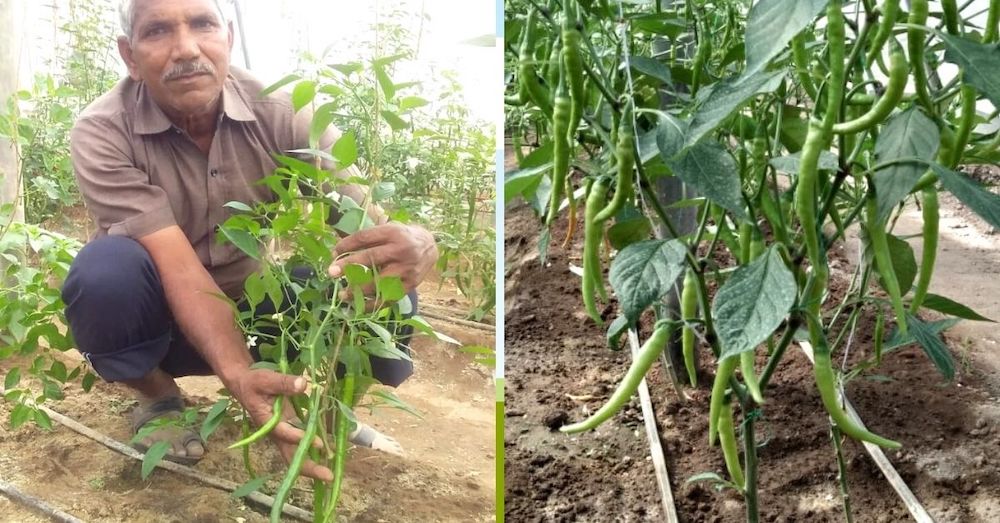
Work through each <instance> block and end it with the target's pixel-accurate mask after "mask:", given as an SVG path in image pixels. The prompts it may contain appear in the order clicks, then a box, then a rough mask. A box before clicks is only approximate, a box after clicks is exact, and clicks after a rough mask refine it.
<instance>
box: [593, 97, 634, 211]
mask: <svg viewBox="0 0 1000 523" xmlns="http://www.w3.org/2000/svg"><path fill="white" fill-rule="evenodd" d="M633 136H634V126H633V124H632V102H631V100H630V101H629V102H627V103H626V104H625V109H624V110H623V111H622V118H621V124H619V126H618V145H617V147H616V148H615V157H616V159H617V160H618V169H617V177H616V178H615V195H614V196H613V197H612V198H611V201H610V202H608V205H607V206H606V207H604V209H602V210H601V212H599V213H598V214H597V216H595V218H596V219H597V221H599V222H601V223H603V222H606V221H608V219H609V218H611V217H612V216H614V215H615V214H617V213H618V211H620V210H621V209H622V207H624V206H625V202H627V201H628V200H629V199H630V198H632V181H633V180H632V171H633V168H634V167H635V153H634V152H633V150H632V142H633V141H634V138H633Z"/></svg>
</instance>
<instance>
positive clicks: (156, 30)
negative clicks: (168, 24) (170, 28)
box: [146, 27, 167, 36]
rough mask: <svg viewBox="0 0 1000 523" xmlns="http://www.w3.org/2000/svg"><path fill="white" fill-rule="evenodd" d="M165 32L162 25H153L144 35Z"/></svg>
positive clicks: (157, 34) (156, 34)
mask: <svg viewBox="0 0 1000 523" xmlns="http://www.w3.org/2000/svg"><path fill="white" fill-rule="evenodd" d="M166 32H167V30H166V29H164V28H163V27H154V28H152V29H150V30H148V31H146V36H159V35H162V34H164V33H166Z"/></svg>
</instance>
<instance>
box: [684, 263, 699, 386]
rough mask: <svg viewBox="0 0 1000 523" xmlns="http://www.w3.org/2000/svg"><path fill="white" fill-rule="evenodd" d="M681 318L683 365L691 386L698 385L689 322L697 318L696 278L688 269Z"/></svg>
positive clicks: (692, 336) (695, 359) (693, 343)
mask: <svg viewBox="0 0 1000 523" xmlns="http://www.w3.org/2000/svg"><path fill="white" fill-rule="evenodd" d="M680 306H681V307H680V308H681V310H680V312H681V319H682V320H684V326H683V327H682V330H681V354H683V355H684V367H685V368H686V369H687V374H688V381H690V382H691V386H692V387H697V386H698V365H697V357H696V354H695V351H696V350H697V348H698V345H697V344H696V343H695V341H696V340H695V336H694V327H692V326H691V325H690V322H692V321H694V320H696V319H697V318H698V278H697V277H696V276H695V274H694V271H693V270H691V269H688V270H687V272H685V273H684V287H683V288H682V290H681V303H680Z"/></svg>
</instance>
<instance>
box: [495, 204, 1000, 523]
mask: <svg viewBox="0 0 1000 523" xmlns="http://www.w3.org/2000/svg"><path fill="white" fill-rule="evenodd" d="M505 228H506V234H505V245H506V254H505V258H506V282H505V289H506V307H507V310H506V313H505V325H506V327H505V333H506V339H505V350H506V361H507V368H506V379H507V396H506V407H507V413H506V414H507V419H506V425H505V427H506V430H505V449H506V456H507V459H506V467H505V468H506V489H507V490H506V516H507V519H508V521H511V522H522V521H662V520H663V516H662V512H661V510H660V501H659V493H658V489H657V487H656V481H655V478H654V475H653V467H652V465H651V461H650V458H649V446H648V442H647V441H646V437H645V433H644V432H643V430H642V426H641V425H642V421H641V412H640V409H639V406H638V401H637V400H636V399H633V402H632V404H630V405H629V406H628V407H626V408H625V409H624V410H623V411H622V412H621V413H619V414H618V415H616V416H615V418H614V419H613V420H612V421H610V422H608V423H606V424H605V425H603V426H602V427H600V428H599V429H598V430H595V431H593V432H591V433H586V434H581V435H578V436H574V437H570V436H567V435H564V434H561V433H559V432H558V431H557V430H556V429H558V427H559V426H561V425H562V424H564V423H565V422H567V421H570V420H573V421H575V420H580V419H582V418H583V417H585V416H586V415H587V414H588V413H589V412H593V411H594V410H595V409H597V408H598V407H600V405H601V404H603V402H604V401H605V400H606V399H607V397H608V396H609V395H610V393H611V391H613V390H614V387H615V386H616V385H617V382H618V380H619V379H620V378H621V377H622V376H623V375H624V373H625V370H626V368H627V366H628V363H629V360H630V358H629V356H628V352H627V350H626V351H617V352H615V351H610V350H609V349H608V348H607V345H606V342H605V332H604V329H603V328H601V327H598V326H596V325H594V324H593V322H591V321H590V320H589V319H587V318H586V316H585V314H584V313H583V307H582V304H581V301H580V292H579V277H578V276H576V275H574V274H572V273H571V272H570V271H569V270H568V264H569V263H573V264H574V265H580V260H579V253H580V250H581V249H580V245H579V235H577V242H576V245H574V246H573V247H572V248H571V249H569V250H567V251H564V250H563V249H562V248H561V247H560V245H559V244H560V243H561V241H562V238H563V237H564V235H565V228H566V223H565V219H563V220H562V221H561V222H560V223H557V225H556V226H555V227H554V229H553V233H552V238H553V240H552V245H551V247H550V248H549V256H548V259H547V260H546V264H545V266H542V264H541V263H540V262H539V259H538V256H537V250H538V249H537V237H538V232H537V231H538V221H537V219H536V218H535V217H534V215H533V213H532V211H531V209H530V208H529V207H527V206H526V205H523V204H521V205H517V204H515V205H513V206H509V207H508V208H507V212H506V218H505ZM578 230H580V229H579V228H578ZM946 239H947V233H946V232H944V231H943V233H942V245H945V243H944V242H945V241H946ZM993 243H994V245H993V248H994V249H995V248H996V245H995V242H993ZM849 245H850V248H849V249H848V248H846V247H844V246H843V245H842V246H840V247H839V248H838V249H837V250H836V251H835V252H834V253H833V254H832V256H831V269H832V274H833V277H834V281H833V284H832V289H831V294H832V297H831V301H834V300H836V299H837V298H839V297H841V296H843V293H844V292H845V290H846V287H847V282H848V278H849V272H848V271H849V270H850V264H849V262H848V260H849V259H853V258H854V256H855V254H854V252H853V251H854V244H853V243H850V244H849ZM994 252H995V251H994ZM917 256H918V257H919V252H918V254H917ZM918 259H919V258H918ZM998 267H1000V266H998ZM996 268H997V267H992V269H993V270H995V269H996ZM948 272H949V269H947V268H945V269H941V270H939V271H938V273H937V276H936V277H935V282H936V285H937V286H938V287H942V288H941V289H939V290H937V289H936V287H935V288H932V292H939V293H941V294H944V295H946V296H949V297H952V298H954V299H957V300H959V301H963V299H964V297H965V296H964V293H965V292H969V291H971V290H972V289H971V288H968V287H965V288H962V287H958V288H956V287H954V286H953V285H949V283H953V282H949V280H948V279H947V278H948ZM980 285H981V287H982V289H978V292H983V291H984V289H988V288H989V287H991V286H992V287H993V288H994V289H997V288H998V287H1000V283H998V281H997V280H996V279H984V280H982V281H981V282H980ZM985 293H986V294H987V295H989V294H990V293H989V292H988V291H987V292H985ZM994 295H995V294H994ZM977 310H979V312H981V313H983V314H985V315H987V316H991V312H992V311H991V310H989V309H981V308H977ZM605 316H606V317H607V318H613V308H611V307H609V309H608V310H606V311H605ZM996 316H1000V314H994V315H993V317H996ZM859 323H860V327H859V329H858V332H857V334H856V335H855V337H854V340H853V342H852V345H851V357H850V360H851V361H856V360H857V359H858V358H860V357H862V356H866V355H869V354H870V353H871V350H872V335H871V332H872V330H873V321H872V319H871V318H869V317H865V316H862V319H861V320H860V322H859ZM988 325H989V326H992V324H988ZM980 326H982V327H983V328H989V326H987V324H980ZM640 337H644V336H643V334H642V333H640ZM963 339H964V340H965V341H966V342H965V343H962V342H960V340H958V339H956V338H954V337H951V336H949V335H946V341H948V342H949V345H950V346H951V348H952V352H953V354H954V356H955V360H956V362H957V365H956V366H957V367H958V375H957V377H956V379H955V381H954V382H952V383H944V382H943V380H942V378H941V376H940V374H938V372H937V371H936V370H935V369H934V367H933V365H932V364H931V363H930V361H929V360H928V358H927V357H926V356H925V355H924V354H923V353H922V351H921V349H920V348H919V347H916V346H909V347H907V348H903V349H899V350H897V351H894V352H891V353H890V354H888V355H886V357H885V359H884V360H883V363H882V365H881V366H880V367H878V368H877V369H875V370H874V371H871V372H868V373H866V374H864V375H863V376H861V377H859V378H857V379H855V380H853V381H852V382H850V383H849V385H848V387H847V394H848V397H849V398H850V399H851V401H852V403H853V404H854V406H855V407H856V409H857V410H858V412H859V414H860V415H861V417H862V419H864V420H865V422H866V423H867V424H868V426H869V428H871V429H872V430H873V431H875V432H877V433H879V434H882V435H885V436H887V437H890V438H893V439H896V440H898V441H900V442H901V443H902V444H903V449H901V450H899V451H891V452H888V453H887V454H888V457H889V458H890V460H891V461H892V463H893V464H894V466H895V467H896V468H897V470H899V472H900V474H901V475H902V477H903V479H904V480H905V481H906V483H907V484H908V485H909V486H910V488H911V489H912V490H913V492H914V494H915V495H916V497H917V499H919V500H920V502H921V503H922V504H923V505H924V506H925V507H926V508H927V509H928V511H929V512H930V513H931V515H932V516H933V517H934V518H935V520H936V521H939V522H963V523H965V522H968V523H972V522H977V523H978V522H982V523H986V522H994V521H1000V458H998V457H997V456H1000V453H998V451H1000V386H998V382H997V380H996V378H995V377H993V376H992V375H991V374H992V372H994V371H993V370H992V369H993V368H995V367H994V366H995V362H996V361H997V360H998V359H1000V358H998V357H997V355H996V354H992V355H989V354H986V353H984V352H983V351H981V350H978V348H977V346H976V345H975V344H974V343H969V342H968V338H963ZM701 350H702V354H701V356H702V361H703V362H711V361H713V360H712V358H711V357H710V355H709V353H708V350H707V348H705V347H702V349H701ZM759 357H760V358H761V359H760V360H759V361H758V369H760V367H761V366H762V365H763V359H762V357H763V356H762V355H760V356H759ZM706 367H707V366H706ZM711 377H712V374H711V371H709V370H703V371H702V372H701V375H700V379H699V382H700V384H701V387H699V388H697V389H690V388H688V389H685V393H686V394H687V395H688V396H689V399H687V400H681V399H680V398H679V397H678V395H677V394H676V393H675V391H674V390H673V388H672V386H670V385H669V382H668V380H667V379H666V377H665V376H664V374H663V369H662V368H660V366H659V365H657V366H655V367H654V370H653V371H652V373H651V375H650V377H649V379H648V381H649V382H650V387H651V391H652V395H653V403H654V407H655V409H656V416H657V420H658V425H659V428H660V433H661V440H662V441H661V442H662V444H663V447H664V453H665V455H666V460H667V464H668V468H669V472H670V477H671V483H672V490H673V492H674V497H675V499H676V506H677V512H678V515H679V517H680V520H681V521H692V522H702V521H706V522H736V521H744V513H743V511H744V509H743V502H742V498H741V497H740V496H739V495H738V494H736V493H734V492H733V491H731V490H723V491H721V492H720V491H717V490H716V489H714V488H713V487H712V486H711V485H710V484H708V483H691V484H686V483H685V481H686V479H687V478H689V477H691V476H693V475H695V474H698V473H702V472H716V473H718V474H720V475H722V476H724V477H725V476H727V474H726V472H725V466H724V463H723V460H722V455H721V452H720V451H719V450H718V448H717V447H714V448H713V447H708V446H707V444H706V443H707V437H706V433H707V412H708V400H709V391H708V390H707V388H708V386H710V382H711ZM765 395H766V397H767V399H768V401H767V403H766V404H765V405H764V406H763V408H761V409H760V412H759V414H760V416H761V417H760V419H759V421H758V422H757V424H756V434H757V441H758V445H759V452H758V454H759V459H760V478H759V485H760V487H759V489H760V494H759V497H760V509H761V515H762V520H763V521H773V522H822V521H843V519H844V515H843V505H842V502H841V495H840V491H839V486H838V482H837V463H836V459H835V453H834V448H833V445H832V443H831V439H830V433H829V422H828V420H827V416H826V413H825V411H824V409H823V406H822V404H821V403H820V400H819V396H818V394H817V393H816V391H815V385H814V383H813V378H812V367H811V364H810V363H809V362H808V360H807V359H806V357H805V355H804V354H803V353H802V352H801V351H799V350H798V348H797V346H796V345H794V344H793V346H792V347H790V348H789V352H788V354H787V355H786V357H785V360H784V361H783V363H782V364H781V366H780V367H779V369H778V371H777V372H776V374H775V377H774V379H773V380H772V381H771V383H770V385H769V387H768V390H767V392H766V393H765ZM844 458H845V462H846V465H847V475H848V480H849V493H850V501H851V506H852V513H853V515H854V519H855V521H859V522H861V521H865V522H868V521H873V522H895V521H909V520H910V519H911V518H910V516H909V514H908V512H907V510H906V508H905V506H904V505H903V503H902V502H901V501H900V500H899V498H898V497H897V496H896V494H895V493H894V492H893V490H892V489H891V487H890V486H889V484H888V482H887V481H886V480H885V479H884V477H883V476H882V474H881V473H880V472H879V471H878V469H877V467H876V466H875V464H874V462H873V461H872V460H871V459H870V458H869V456H868V454H867V453H866V452H865V450H864V448H863V447H862V446H861V445H860V444H858V443H856V442H853V441H847V442H845V444H844Z"/></svg>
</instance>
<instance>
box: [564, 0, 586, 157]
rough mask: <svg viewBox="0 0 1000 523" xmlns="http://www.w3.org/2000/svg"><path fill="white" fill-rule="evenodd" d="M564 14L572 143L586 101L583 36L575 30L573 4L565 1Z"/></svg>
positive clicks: (575, 16)
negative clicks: (582, 49) (570, 100)
mask: <svg viewBox="0 0 1000 523" xmlns="http://www.w3.org/2000/svg"><path fill="white" fill-rule="evenodd" d="M565 6H566V9H565V12H564V13H563V24H562V42H563V46H562V51H561V53H560V54H561V58H562V64H563V67H564V68H565V74H566V83H567V84H568V86H569V96H570V98H571V99H572V101H573V105H572V106H571V110H570V118H569V128H568V130H567V132H568V139H569V141H570V143H572V142H573V137H574V136H576V131H577V129H579V127H580V119H581V118H583V104H584V102H585V101H586V94H585V91H584V73H583V53H582V51H581V49H580V45H581V40H582V39H583V36H582V35H581V34H580V31H579V30H578V29H577V26H576V23H577V12H576V9H575V2H573V1H572V0H565Z"/></svg>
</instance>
